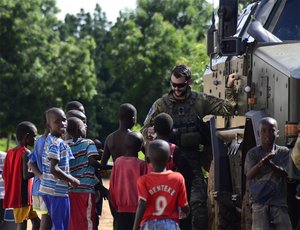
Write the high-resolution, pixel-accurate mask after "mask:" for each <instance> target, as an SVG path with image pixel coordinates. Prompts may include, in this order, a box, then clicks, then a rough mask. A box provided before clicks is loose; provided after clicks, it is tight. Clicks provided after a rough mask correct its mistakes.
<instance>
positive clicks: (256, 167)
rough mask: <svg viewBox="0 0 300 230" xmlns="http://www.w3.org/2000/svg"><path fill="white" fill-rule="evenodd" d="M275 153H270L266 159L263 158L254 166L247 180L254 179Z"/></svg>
mask: <svg viewBox="0 0 300 230" xmlns="http://www.w3.org/2000/svg"><path fill="white" fill-rule="evenodd" d="M274 155H275V152H274V151H272V152H270V153H268V154H267V155H266V156H265V157H263V158H262V159H261V160H260V161H259V162H258V163H257V164H256V165H254V166H253V167H252V168H251V169H250V170H249V171H248V172H247V174H246V177H247V179H248V180H249V179H252V178H253V177H255V176H256V174H257V173H258V172H259V170H260V168H261V167H262V166H263V165H264V164H265V163H267V162H268V161H269V160H270V159H271V158H272V157H273V156H274Z"/></svg>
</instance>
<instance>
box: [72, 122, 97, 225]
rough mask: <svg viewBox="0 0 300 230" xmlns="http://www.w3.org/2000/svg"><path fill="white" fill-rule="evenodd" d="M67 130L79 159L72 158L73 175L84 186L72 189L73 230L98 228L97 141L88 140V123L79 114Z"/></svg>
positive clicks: (73, 151)
mask: <svg viewBox="0 0 300 230" xmlns="http://www.w3.org/2000/svg"><path fill="white" fill-rule="evenodd" d="M67 132H68V134H69V135H70V136H71V137H72V139H73V140H72V142H70V143H69V146H70V148H71V150H72V153H73V155H74V157H75V159H72V160H70V172H71V175H72V176H74V177H75V178H77V179H78V180H79V181H80V185H79V186H78V187H76V188H71V189H70V191H69V197H70V205H71V222H70V229H71V230H72V229H95V223H96V204H95V188H94V187H95V185H96V184H98V183H99V181H98V179H97V178H96V175H95V168H100V164H99V163H98V162H97V157H98V151H97V148H96V146H95V144H94V142H93V141H92V140H90V139H86V138H85V137H86V127H85V124H84V123H83V122H82V120H80V119H79V118H77V117H71V118H69V119H68V126H67Z"/></svg>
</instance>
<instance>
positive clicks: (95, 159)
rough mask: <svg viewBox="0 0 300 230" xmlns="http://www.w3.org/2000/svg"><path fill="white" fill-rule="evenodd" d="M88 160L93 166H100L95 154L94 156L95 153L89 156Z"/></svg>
mask: <svg viewBox="0 0 300 230" xmlns="http://www.w3.org/2000/svg"><path fill="white" fill-rule="evenodd" d="M88 161H89V165H90V166H92V167H94V168H100V167H101V165H100V163H99V162H98V160H97V156H95V155H93V156H89V157H88Z"/></svg>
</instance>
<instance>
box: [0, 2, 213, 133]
mask: <svg viewBox="0 0 300 230" xmlns="http://www.w3.org/2000/svg"><path fill="white" fill-rule="evenodd" d="M0 7H1V10H0V100H1V102H2V104H1V108H0V130H1V131H11V130H14V128H15V126H16V124H17V123H18V122H20V121H21V120H31V121H33V122H34V123H39V121H40V120H41V116H42V113H43V111H44V110H45V109H47V108H49V107H51V106H60V107H63V106H64V105H65V103H66V102H67V101H69V100H79V101H81V102H83V104H84V105H85V107H86V111H87V116H88V130H89V135H90V136H95V137H96V136H100V138H101V139H104V138H105V136H106V135H107V134H108V133H109V132H111V131H112V130H113V129H114V128H116V126H117V123H118V122H117V121H118V118H117V111H118V107H119V105H120V104H121V103H125V102H129V103H132V104H133V105H134V106H136V107H137V110H138V121H139V122H140V123H141V122H142V121H143V120H144V118H145V116H146V113H147V110H148V109H149V107H150V106H151V104H152V103H153V101H154V100H155V99H157V98H158V97H160V96H161V95H162V94H163V93H166V92H168V90H169V77H170V76H169V74H170V71H171V69H172V68H173V67H174V66H175V65H176V64H178V63H185V64H187V65H189V66H190V67H191V68H192V72H193V78H194V83H195V84H194V85H195V86H194V87H195V89H196V90H201V89H202V74H203V72H204V69H205V64H206V63H207V62H208V59H207V57H206V54H205V46H204V44H203V38H204V36H205V31H206V29H207V27H208V22H209V18H210V12H211V11H212V6H211V5H210V4H208V3H207V2H206V1H205V0H198V1H196V0H165V1H160V0H138V1H137V8H136V9H135V10H133V11H130V10H128V11H125V12H120V15H119V17H118V18H117V21H116V23H114V24H112V23H110V22H108V21H107V18H106V15H105V13H104V12H103V11H102V9H101V7H100V6H99V5H96V6H95V10H94V13H93V14H90V13H87V12H85V11H84V10H80V12H79V13H78V14H76V15H66V17H65V20H64V22H61V21H59V20H58V19H57V18H56V13H57V12H58V9H57V8H56V6H55V0H3V1H1V3H0Z"/></svg>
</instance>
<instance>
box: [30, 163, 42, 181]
mask: <svg viewBox="0 0 300 230" xmlns="http://www.w3.org/2000/svg"><path fill="white" fill-rule="evenodd" d="M28 166H29V168H30V169H31V171H32V172H33V174H34V175H35V176H36V177H38V178H39V179H40V180H42V179H43V173H42V172H41V171H40V170H39V169H38V167H37V164H36V163H35V162H32V161H31V160H29V161H28Z"/></svg>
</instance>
